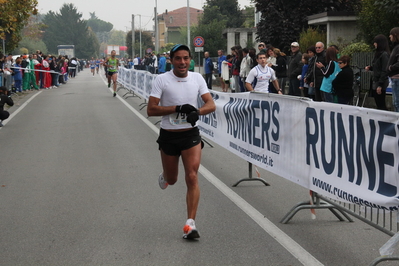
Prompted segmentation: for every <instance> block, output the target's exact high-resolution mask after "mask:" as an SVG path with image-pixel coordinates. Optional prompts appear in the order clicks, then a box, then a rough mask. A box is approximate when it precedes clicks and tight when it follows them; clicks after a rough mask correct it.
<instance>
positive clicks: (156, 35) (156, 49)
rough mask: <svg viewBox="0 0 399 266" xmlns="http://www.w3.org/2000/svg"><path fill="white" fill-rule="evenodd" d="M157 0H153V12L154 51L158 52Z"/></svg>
mask: <svg viewBox="0 0 399 266" xmlns="http://www.w3.org/2000/svg"><path fill="white" fill-rule="evenodd" d="M157 10H158V1H157V0H155V9H154V13H155V51H156V52H157V53H158V50H159V42H158V38H159V36H158V34H159V33H158V11H157Z"/></svg>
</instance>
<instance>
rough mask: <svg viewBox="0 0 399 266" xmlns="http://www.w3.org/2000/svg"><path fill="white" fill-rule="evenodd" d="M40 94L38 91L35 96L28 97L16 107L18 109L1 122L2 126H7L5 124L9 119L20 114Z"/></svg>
mask: <svg viewBox="0 0 399 266" xmlns="http://www.w3.org/2000/svg"><path fill="white" fill-rule="evenodd" d="M40 93H42V91H38V92H37V93H36V94H34V95H33V96H32V97H30V98H29V99H28V100H27V101H26V102H24V103H23V104H22V105H21V106H20V107H18V109H17V110H15V112H13V113H12V114H11V115H10V117H9V118H7V120H4V121H3V125H7V123H8V122H9V121H11V119H13V117H14V116H16V115H17V114H18V113H19V112H21V111H22V109H24V108H25V107H26V106H27V105H28V103H30V102H31V101H32V100H33V99H34V98H35V97H36V96H37V95H39V94H40ZM0 129H2V128H1V127H0Z"/></svg>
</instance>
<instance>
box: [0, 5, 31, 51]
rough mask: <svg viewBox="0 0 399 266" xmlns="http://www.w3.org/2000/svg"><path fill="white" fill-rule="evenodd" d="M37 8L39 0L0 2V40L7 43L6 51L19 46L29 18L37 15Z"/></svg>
mask: <svg viewBox="0 0 399 266" xmlns="http://www.w3.org/2000/svg"><path fill="white" fill-rule="evenodd" d="M36 6H37V0H24V1H11V0H0V14H1V16H0V39H3V40H5V41H6V51H12V50H14V48H15V47H16V46H17V45H18V42H19V41H20V40H21V30H22V29H23V27H24V26H25V25H26V23H27V21H28V19H29V16H30V15H31V14H33V15H36V14H37V9H36ZM3 52H5V51H3Z"/></svg>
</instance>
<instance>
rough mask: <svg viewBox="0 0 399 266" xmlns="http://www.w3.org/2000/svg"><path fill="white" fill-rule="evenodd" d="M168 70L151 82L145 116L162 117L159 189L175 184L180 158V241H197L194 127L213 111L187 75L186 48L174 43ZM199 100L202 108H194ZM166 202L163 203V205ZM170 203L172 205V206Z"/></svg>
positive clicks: (203, 88)
mask: <svg viewBox="0 0 399 266" xmlns="http://www.w3.org/2000/svg"><path fill="white" fill-rule="evenodd" d="M170 60H171V63H172V65H173V69H172V70H171V71H168V72H166V73H165V74H163V75H159V76H158V77H157V78H156V79H155V80H154V82H153V83H152V91H151V94H150V97H149V100H148V107H147V114H148V116H162V119H161V123H160V134H159V138H158V140H157V143H158V144H159V150H160V154H161V161H162V168H163V172H162V173H161V174H160V175H159V177H158V183H159V186H160V187H161V189H166V188H167V186H168V185H174V184H175V183H176V182H177V178H178V170H179V157H180V156H181V158H182V162H183V166H184V173H185V181H186V186H187V192H186V193H187V194H186V204H187V221H186V224H185V225H184V227H183V238H185V239H196V238H199V237H200V236H199V232H198V229H197V228H196V225H195V219H196V214H197V208H198V203H199V198H200V189H199V185H198V169H199V166H200V163H201V149H202V146H203V143H202V141H201V136H200V134H199V129H198V127H197V121H198V119H199V116H202V115H206V114H209V113H211V112H213V111H215V109H216V106H215V103H214V102H213V99H212V96H211V94H210V92H209V90H208V88H207V85H206V83H205V81H204V79H203V77H202V75H201V74H199V73H196V72H189V71H188V68H189V65H190V60H191V52H190V49H189V48H188V47H187V46H186V45H181V44H176V45H175V46H174V47H173V48H172V50H171V53H170ZM198 97H201V99H202V101H203V102H204V105H202V106H199V105H198ZM168 203H170V202H165V201H163V204H168ZM172 204H173V203H172Z"/></svg>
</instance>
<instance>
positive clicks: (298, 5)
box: [255, 0, 361, 51]
mask: <svg viewBox="0 0 399 266" xmlns="http://www.w3.org/2000/svg"><path fill="white" fill-rule="evenodd" d="M360 1H361V0H351V1H350V0H335V1H330V0H298V1H292V0H255V7H256V10H258V11H260V12H261V20H260V22H259V23H258V25H257V34H258V38H257V39H258V40H259V41H263V42H265V43H270V44H272V45H273V46H275V47H279V48H280V49H283V50H285V51H287V50H288V49H289V45H290V43H291V42H293V41H298V38H299V35H300V33H301V32H302V31H303V30H304V29H307V28H308V27H309V26H308V21H307V16H310V15H314V14H318V13H322V12H326V11H355V10H356V9H357V8H358V7H359V3H360Z"/></svg>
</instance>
